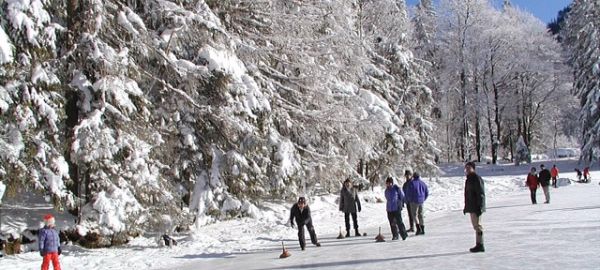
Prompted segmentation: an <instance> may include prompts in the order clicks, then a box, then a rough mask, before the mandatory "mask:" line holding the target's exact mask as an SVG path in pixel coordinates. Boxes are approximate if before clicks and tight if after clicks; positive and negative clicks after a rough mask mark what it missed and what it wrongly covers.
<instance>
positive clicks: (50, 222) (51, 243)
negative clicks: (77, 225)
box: [38, 214, 61, 270]
mask: <svg viewBox="0 0 600 270" xmlns="http://www.w3.org/2000/svg"><path fill="white" fill-rule="evenodd" d="M55 223H56V220H55V219H54V217H53V216H52V215H51V214H47V215H45V216H44V228H42V229H40V231H39V234H38V248H39V250H40V255H41V256H42V257H43V258H44V259H43V260H42V270H48V269H49V268H50V262H52V267H53V268H54V270H60V262H59V261H58V256H59V255H60V254H61V249H60V238H59V236H58V232H57V231H56V229H54V227H55V225H56V224H55Z"/></svg>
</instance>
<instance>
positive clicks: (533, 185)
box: [526, 167, 540, 204]
mask: <svg viewBox="0 0 600 270" xmlns="http://www.w3.org/2000/svg"><path fill="white" fill-rule="evenodd" d="M526 184H527V186H528V187H529V191H530V192H531V203H532V204H537V200H536V195H535V193H536V191H537V188H538V185H539V184H540V183H539V182H538V177H537V174H536V173H535V167H532V168H531V171H530V172H529V174H528V175H527V182H526Z"/></svg>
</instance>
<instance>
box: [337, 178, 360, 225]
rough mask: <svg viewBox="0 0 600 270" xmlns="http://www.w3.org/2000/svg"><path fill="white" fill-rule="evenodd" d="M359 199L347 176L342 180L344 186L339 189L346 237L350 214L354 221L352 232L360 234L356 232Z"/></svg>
mask: <svg viewBox="0 0 600 270" xmlns="http://www.w3.org/2000/svg"><path fill="white" fill-rule="evenodd" d="M360 208H361V207H360V200H359V199H358V192H357V191H356V189H355V188H354V187H352V181H350V178H347V179H346V180H345V181H344V186H343V187H342V190H341V191H340V211H342V212H344V221H345V222H346V237H350V216H352V222H353V223H354V233H355V235H356V236H360V233H359V232H358V220H357V213H356V212H357V211H358V212H360V210H361V209H360Z"/></svg>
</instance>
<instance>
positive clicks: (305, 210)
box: [290, 197, 321, 250]
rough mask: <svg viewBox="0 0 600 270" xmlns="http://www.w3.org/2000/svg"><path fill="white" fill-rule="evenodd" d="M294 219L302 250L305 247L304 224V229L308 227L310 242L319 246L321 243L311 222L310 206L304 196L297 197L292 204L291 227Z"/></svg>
mask: <svg viewBox="0 0 600 270" xmlns="http://www.w3.org/2000/svg"><path fill="white" fill-rule="evenodd" d="M294 219H296V223H298V240H299V241H300V248H302V250H304V248H305V247H306V240H305V239H304V226H306V229H308V234H309V235H310V242H311V243H313V245H315V246H317V247H320V246H321V244H320V243H319V241H317V234H316V233H315V228H314V227H313V224H312V218H311V216H310V208H309V207H308V205H307V204H306V198H304V197H300V198H298V202H297V203H295V204H294V206H292V209H291V211H290V225H291V226H292V228H293V227H294Z"/></svg>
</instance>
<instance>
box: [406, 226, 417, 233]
mask: <svg viewBox="0 0 600 270" xmlns="http://www.w3.org/2000/svg"><path fill="white" fill-rule="evenodd" d="M406 232H415V228H413V227H410V229H408V231H406Z"/></svg>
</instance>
